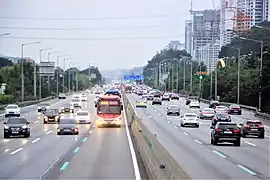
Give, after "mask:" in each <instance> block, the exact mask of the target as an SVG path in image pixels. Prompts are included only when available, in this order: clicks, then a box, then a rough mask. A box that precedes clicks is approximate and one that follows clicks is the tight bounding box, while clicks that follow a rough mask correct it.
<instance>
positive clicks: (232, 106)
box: [231, 104, 240, 108]
mask: <svg viewBox="0 0 270 180" xmlns="http://www.w3.org/2000/svg"><path fill="white" fill-rule="evenodd" d="M231 108H240V106H238V105H236V104H234V105H231Z"/></svg>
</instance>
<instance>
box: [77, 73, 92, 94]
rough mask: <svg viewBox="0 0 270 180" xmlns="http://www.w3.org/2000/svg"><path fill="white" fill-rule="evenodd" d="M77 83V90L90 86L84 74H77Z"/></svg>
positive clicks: (87, 77)
mask: <svg viewBox="0 0 270 180" xmlns="http://www.w3.org/2000/svg"><path fill="white" fill-rule="evenodd" d="M78 84H79V90H83V89H87V88H89V87H90V86H91V81H90V79H89V76H87V75H85V74H79V75H78Z"/></svg>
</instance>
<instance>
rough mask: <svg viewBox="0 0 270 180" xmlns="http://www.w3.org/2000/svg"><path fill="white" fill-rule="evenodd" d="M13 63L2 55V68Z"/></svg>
mask: <svg viewBox="0 0 270 180" xmlns="http://www.w3.org/2000/svg"><path fill="white" fill-rule="evenodd" d="M12 64H13V63H12V61H10V60H8V59H6V58H3V57H0V68H1V67H5V66H11V65H12Z"/></svg>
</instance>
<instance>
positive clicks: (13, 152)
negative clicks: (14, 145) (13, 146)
mask: <svg viewBox="0 0 270 180" xmlns="http://www.w3.org/2000/svg"><path fill="white" fill-rule="evenodd" d="M21 150H23V148H19V149H17V150H15V151H12V152H11V153H10V154H11V155H13V154H16V153H17V152H20V151H21Z"/></svg>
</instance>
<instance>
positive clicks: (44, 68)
mask: <svg viewBox="0 0 270 180" xmlns="http://www.w3.org/2000/svg"><path fill="white" fill-rule="evenodd" d="M38 67H39V75H40V76H46V77H49V76H54V73H55V62H47V61H46V62H40V63H39V65H38Z"/></svg>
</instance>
